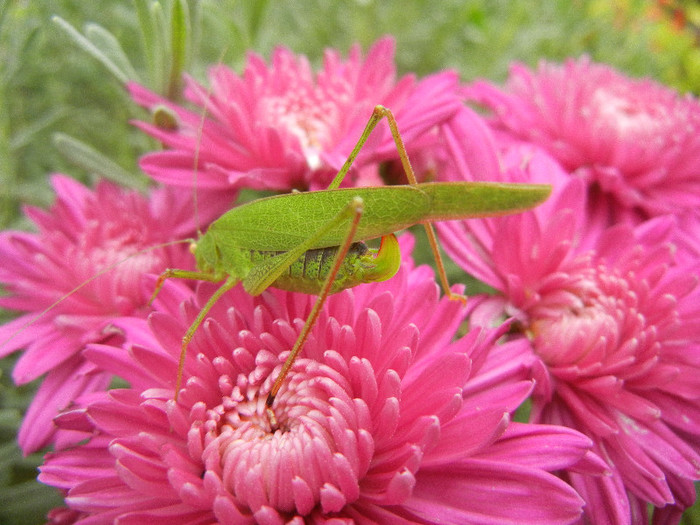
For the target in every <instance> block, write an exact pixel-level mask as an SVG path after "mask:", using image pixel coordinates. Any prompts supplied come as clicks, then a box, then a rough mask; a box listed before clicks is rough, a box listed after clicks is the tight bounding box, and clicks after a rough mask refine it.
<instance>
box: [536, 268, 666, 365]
mask: <svg viewBox="0 0 700 525" xmlns="http://www.w3.org/2000/svg"><path fill="white" fill-rule="evenodd" d="M585 274H586V275H585V277H584V278H583V279H580V280H577V281H574V282H575V288H573V289H571V290H568V291H567V293H566V296H567V297H569V298H570V300H569V302H568V304H567V303H566V302H562V303H560V304H559V305H558V309H555V308H552V307H551V305H550V306H548V307H546V309H544V310H543V311H541V312H539V313H540V314H543V315H541V316H538V315H537V313H536V312H532V313H534V314H535V317H533V319H532V321H531V325H530V326H531V329H532V333H533V334H534V343H535V344H534V347H535V350H536V352H537V353H538V355H539V356H540V357H541V358H542V360H543V361H544V362H545V363H546V364H547V365H549V366H550V370H551V371H552V372H553V373H554V374H555V375H557V374H558V371H559V372H561V373H562V375H563V376H564V377H568V378H569V379H573V378H580V375H582V374H583V375H594V376H598V375H605V374H611V375H620V374H621V375H624V374H626V373H630V370H629V368H628V369H627V370H625V365H631V364H632V363H636V364H638V365H639V364H640V363H641V362H642V361H644V360H647V359H652V358H653V357H654V356H655V355H656V350H657V348H656V347H655V344H654V343H655V341H656V337H655V333H656V332H655V327H654V326H647V319H645V316H644V315H643V312H641V311H640V299H642V297H641V296H640V292H642V290H643V288H644V286H645V283H644V282H643V281H642V282H637V283H635V282H634V281H635V279H636V276H635V275H634V273H632V272H631V273H630V274H629V275H627V276H621V275H619V274H617V273H615V272H611V271H610V269H609V268H607V267H605V266H604V265H601V266H599V267H598V268H596V269H595V271H593V270H590V271H588V272H585ZM642 293H643V292H642ZM557 296H558V297H561V296H562V292H561V291H558V292H557ZM543 299H544V302H545V303H546V302H547V298H546V297H545V298H543ZM573 369H576V374H575V375H571V376H569V374H570V373H571V372H572V370H573Z"/></svg>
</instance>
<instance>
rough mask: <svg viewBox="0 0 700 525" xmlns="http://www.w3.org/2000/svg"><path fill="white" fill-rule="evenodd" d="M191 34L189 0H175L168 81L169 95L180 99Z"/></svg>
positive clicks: (171, 23) (172, 98) (170, 97)
mask: <svg viewBox="0 0 700 525" xmlns="http://www.w3.org/2000/svg"><path fill="white" fill-rule="evenodd" d="M189 36H190V19H189V8H188V7H187V0H175V1H174V2H173V8H172V16H171V19H170V49H171V64H170V79H169V81H168V91H167V97H168V98H169V99H170V100H178V99H179V98H180V93H181V91H182V72H183V71H184V68H185V64H186V63H187V55H188V50H189Z"/></svg>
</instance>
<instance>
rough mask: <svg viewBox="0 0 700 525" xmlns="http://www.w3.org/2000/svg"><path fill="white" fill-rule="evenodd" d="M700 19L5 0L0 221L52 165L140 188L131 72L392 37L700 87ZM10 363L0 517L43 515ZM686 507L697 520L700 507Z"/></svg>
mask: <svg viewBox="0 0 700 525" xmlns="http://www.w3.org/2000/svg"><path fill="white" fill-rule="evenodd" d="M699 28H700V7H698V4H697V2H695V1H694V0H687V1H682V0H678V1H672V0H665V1H662V0H660V1H658V2H650V1H642V0H621V1H618V2H607V1H604V0H571V1H569V0H558V1H546V0H540V1H532V0H443V1H441V2H440V3H439V7H437V4H436V3H435V2H432V1H428V0H415V1H408V0H407V1H403V2H398V1H380V0H343V1H336V2H326V1H324V0H303V1H301V2H269V1H262V0H261V1H256V2H247V1H238V2H237V1H235V0H199V1H197V0H190V1H189V2H186V1H185V0H162V1H161V2H156V1H153V0H133V1H129V0H119V1H104V0H102V1H95V2H84V1H80V0H55V1H52V2H31V1H29V0H22V1H20V0H5V1H4V2H0V109H1V110H0V158H1V159H2V162H0V226H2V228H3V229H7V228H26V227H29V225H28V224H26V223H25V221H24V219H23V218H22V215H21V213H20V205H21V204H33V205H42V206H45V205H48V204H50V203H51V201H52V192H51V189H50V187H49V186H48V179H47V176H48V175H49V174H50V173H53V172H64V173H68V174H70V175H72V176H75V177H77V178H79V179H81V180H83V181H89V180H90V179H91V178H93V177H94V176H95V174H96V173H99V174H100V175H111V176H112V177H114V178H118V179H120V180H122V181H126V182H128V183H129V184H132V185H140V184H143V182H144V180H145V179H144V178H143V176H142V175H141V174H139V173H138V170H137V162H138V158H139V156H140V155H141V154H143V153H144V152H146V151H149V150H151V149H153V148H155V147H156V144H155V143H154V142H153V141H152V140H151V139H149V138H148V137H146V136H145V135H143V134H142V133H139V132H137V131H136V130H135V129H134V128H133V127H132V126H131V125H130V124H129V120H130V119H133V118H135V117H143V115H142V114H141V112H140V110H139V109H138V108H136V107H135V106H134V105H133V104H131V103H130V100H129V97H128V95H127V94H126V92H125V90H124V88H123V82H124V81H125V80H126V79H138V80H139V81H140V82H142V83H145V84H146V85H147V86H149V87H150V88H151V89H154V90H156V91H158V92H160V93H163V94H166V95H167V96H169V97H171V98H173V99H177V98H178V96H179V89H180V88H181V73H182V72H183V71H186V72H188V73H189V74H191V75H193V76H194V77H196V78H198V79H199V80H202V81H204V80H205V74H206V69H207V67H208V66H209V65H211V64H213V63H216V62H220V61H222V62H225V63H227V64H230V65H231V66H232V67H233V68H235V69H237V70H240V69H241V66H242V65H243V63H244V61H245V57H246V53H247V52H248V51H251V50H252V51H255V52H257V53H259V54H262V55H263V56H269V53H270V51H271V50H272V48H273V47H274V46H276V45H284V46H287V47H289V48H291V49H293V50H294V51H295V52H298V53H303V54H306V55H307V56H309V58H310V59H311V61H312V62H313V63H315V64H318V63H319V62H320V60H321V57H322V50H323V49H324V48H327V47H333V48H337V49H339V50H341V51H342V52H343V53H344V52H346V51H347V49H348V48H349V46H350V45H352V44H353V43H355V42H358V43H360V44H361V45H362V46H363V48H364V49H367V47H368V46H369V45H370V44H371V43H372V42H374V41H375V40H376V39H377V38H379V37H380V36H382V35H385V34H392V35H394V36H395V38H396V40H397V59H396V60H397V66H398V70H399V73H400V74H403V73H407V72H415V73H417V74H418V75H426V74H429V73H431V72H434V71H436V70H440V69H445V68H453V69H456V70H457V71H458V72H459V73H460V74H461V77H462V78H463V80H465V81H468V80H471V79H474V78H477V77H486V78H489V79H491V80H495V81H502V80H504V79H505V78H506V76H507V72H508V67H509V64H510V63H511V62H513V61H521V62H524V63H526V64H529V65H531V66H533V65H535V64H536V63H537V62H538V61H539V60H541V59H547V60H553V61H561V60H563V59H564V58H566V57H569V56H580V55H581V54H588V55H590V56H591V57H592V58H593V59H594V60H596V61H600V62H606V63H609V64H611V65H613V66H615V67H617V68H619V69H621V70H622V71H625V72H627V73H629V74H630V75H633V76H650V77H652V78H655V79H657V80H659V81H662V82H665V83H667V84H669V85H671V86H673V87H675V88H676V89H678V90H679V91H690V92H693V93H695V94H697V93H699V92H700V50H699V46H698V41H699V40H700V36H699V35H700V29H699ZM81 148H84V149H81ZM86 151H88V152H89V155H87V157H86V154H85V152H86ZM76 161H77V162H76ZM12 364H13V360H12V359H6V360H4V361H1V362H0V365H2V366H1V367H0V523H41V522H42V521H43V516H45V514H46V512H47V510H48V509H49V508H51V507H52V506H54V505H56V504H58V503H60V496H58V495H57V494H56V493H55V492H54V491H53V490H52V489H49V488H47V487H43V486H42V485H40V484H38V483H37V482H35V481H32V480H33V478H34V476H35V471H34V469H35V468H36V466H37V465H38V464H40V462H41V455H39V454H37V455H34V456H32V457H29V458H23V457H22V456H21V454H20V453H19V451H18V450H17V448H16V446H15V445H14V443H13V441H14V435H15V432H16V428H17V425H18V424H19V422H20V420H21V412H22V410H23V409H24V407H25V406H26V405H27V403H28V400H29V399H30V396H31V395H32V392H33V390H32V388H31V386H28V387H23V388H21V389H16V388H14V387H13V386H12V382H11V379H10V377H9V374H10V372H11V367H12ZM685 519H686V521H685V522H684V523H687V524H690V523H695V524H698V523H700V511H698V508H697V505H696V508H695V511H694V512H693V511H689V512H688V513H686V518H685Z"/></svg>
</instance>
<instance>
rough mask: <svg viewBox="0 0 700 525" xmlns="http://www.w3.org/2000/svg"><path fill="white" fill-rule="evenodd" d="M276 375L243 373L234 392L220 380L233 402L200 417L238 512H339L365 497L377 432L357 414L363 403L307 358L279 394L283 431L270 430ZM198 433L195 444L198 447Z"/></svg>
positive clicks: (260, 370) (207, 453) (210, 458)
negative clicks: (271, 392)
mask: <svg viewBox="0 0 700 525" xmlns="http://www.w3.org/2000/svg"><path fill="white" fill-rule="evenodd" d="M219 368H221V367H219ZM278 370H279V367H277V368H276V369H275V372H274V373H272V374H270V370H269V367H268V366H258V367H257V368H256V370H254V371H253V372H251V373H248V374H244V373H241V374H239V375H238V377H237V378H236V380H235V385H236V386H235V387H231V379H232V378H230V377H228V376H227V375H224V376H222V377H221V378H220V380H219V382H218V383H219V387H220V389H221V390H222V394H223V393H225V392H229V395H225V396H223V397H222V399H223V401H222V403H221V404H220V405H218V406H217V407H215V408H213V409H210V410H207V411H206V414H202V415H203V416H204V417H203V418H202V419H204V422H203V427H202V430H203V432H204V442H205V443H206V445H205V450H204V452H203V454H202V457H203V459H204V461H205V467H206V468H207V469H208V470H213V471H214V472H218V473H219V476H220V477H221V481H222V483H223V487H224V489H225V490H226V491H227V492H228V493H229V494H230V495H231V496H232V497H233V499H234V500H235V501H236V503H237V504H238V505H243V506H245V507H248V508H250V509H251V510H253V511H254V512H255V511H256V510H258V509H259V508H260V507H261V506H263V505H267V506H270V507H271V508H274V509H277V510H278V511H282V512H294V513H299V514H301V515H306V514H308V513H309V512H311V511H312V510H313V509H314V508H315V507H316V506H317V505H320V507H321V509H322V510H323V511H324V512H337V511H339V510H341V509H342V508H343V507H344V506H345V505H347V504H349V503H352V502H353V501H354V500H356V499H357V498H358V497H359V495H360V487H359V480H360V479H361V477H362V476H363V475H364V474H365V473H366V472H367V470H368V469H369V461H370V458H371V455H372V454H371V452H372V449H371V446H370V444H371V433H370V431H371V429H370V428H363V425H362V424H361V420H362V419H365V418H361V417H359V415H358V414H357V413H356V412H357V410H358V405H362V404H363V403H362V401H360V400H358V399H352V398H351V397H350V396H344V395H342V394H340V393H341V391H342V390H343V389H346V388H347V386H348V385H347V384H344V382H343V381H342V379H341V378H339V377H338V375H337V372H335V371H333V370H331V369H330V368H329V367H327V366H324V365H319V363H317V362H316V361H314V360H310V359H303V358H301V359H298V360H297V362H296V363H295V365H294V368H293V373H291V374H290V376H289V377H288V382H287V384H286V385H285V386H284V387H283V389H282V390H281V391H280V394H278V397H277V399H276V401H275V404H274V406H273V411H274V417H275V420H276V424H277V428H276V429H275V428H271V419H270V417H269V415H268V413H267V411H266V406H265V400H266V398H267V392H268V391H269V387H270V385H271V380H272V379H274V378H275V377H276V374H277V371H278ZM339 379H340V381H339ZM261 383H262V385H261ZM226 385H229V386H228V387H227V386H226ZM330 392H335V393H338V394H340V395H339V396H337V397H332V398H331V396H330ZM195 412H196V410H195ZM340 414H342V417H340ZM366 421H367V422H368V421H369V418H367V419H366ZM193 431H195V434H192V435H191V436H190V438H191V439H192V438H194V439H195V440H199V439H200V438H199V437H198V436H199V435H200V434H199V432H198V431H197V430H196V428H193ZM368 447H369V448H368Z"/></svg>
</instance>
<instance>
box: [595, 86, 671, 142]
mask: <svg viewBox="0 0 700 525" xmlns="http://www.w3.org/2000/svg"><path fill="white" fill-rule="evenodd" d="M630 91H632V93H630ZM642 95H644V96H642ZM669 109H670V108H669V107H668V106H667V105H662V104H657V103H656V102H655V100H654V99H650V97H649V93H648V92H645V93H644V94H641V93H640V94H639V96H635V93H634V89H632V86H629V85H627V84H625V85H624V86H622V89H621V88H620V87H615V86H610V87H600V88H598V89H596V90H595V92H594V93H593V95H592V97H591V103H590V104H589V105H587V106H584V108H583V112H584V114H585V113H589V114H592V115H593V116H594V117H597V118H596V121H597V122H598V123H599V124H600V125H601V126H604V127H606V128H609V129H611V130H614V131H615V132H616V133H615V135H616V137H617V138H618V139H619V140H624V141H634V140H638V139H640V138H642V137H646V138H647V140H649V139H651V138H653V137H654V136H662V135H663V134H664V133H666V131H667V130H666V128H667V127H668V126H669V125H670V120H669V115H668V114H667V112H668V110H669Z"/></svg>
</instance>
